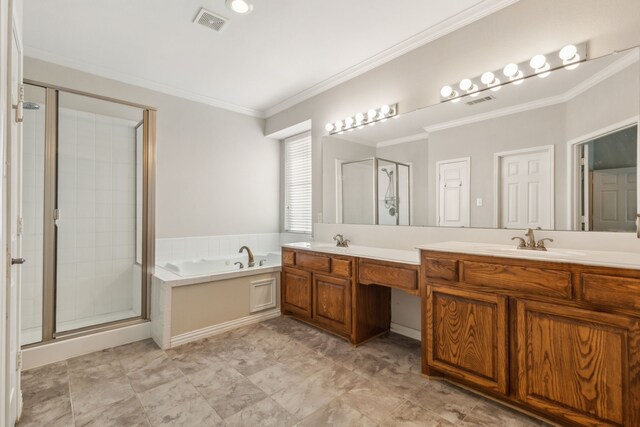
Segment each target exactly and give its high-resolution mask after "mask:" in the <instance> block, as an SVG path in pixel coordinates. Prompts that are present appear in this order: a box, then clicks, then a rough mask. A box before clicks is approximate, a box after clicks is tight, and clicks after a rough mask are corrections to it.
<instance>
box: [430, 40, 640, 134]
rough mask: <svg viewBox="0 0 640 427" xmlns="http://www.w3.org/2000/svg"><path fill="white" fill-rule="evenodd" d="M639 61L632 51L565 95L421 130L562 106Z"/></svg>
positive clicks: (448, 127)
mask: <svg viewBox="0 0 640 427" xmlns="http://www.w3.org/2000/svg"><path fill="white" fill-rule="evenodd" d="M639 59H640V53H639V52H638V51H633V52H630V53H628V54H625V55H624V56H623V57H622V58H620V59H619V60H617V61H615V62H614V63H612V64H611V65H609V66H608V67H606V68H604V69H602V70H600V71H599V72H597V73H596V74H594V75H593V76H591V77H589V78H588V79H586V80H584V81H582V82H580V83H579V84H577V85H576V86H574V87H572V88H571V89H569V90H568V91H566V92H565V93H562V94H560V95H556V96H550V97H548V98H543V99H538V100H535V101H531V102H526V103H524V104H518V105H513V106H510V107H505V108H500V109H498V110H493V111H488V112H486V113H482V114H476V115H475V116H469V117H464V118H462V119H458V120H451V121H449V122H443V123H438V124H436V125H433V126H426V127H424V128H423V129H424V130H425V132H427V133H431V132H438V131H441V130H445V129H451V128H455V127H458V126H464V125H468V124H472V123H477V122H482V121H485V120H491V119H496V118H499V117H504V116H509V115H512V114H517V113H522V112H525V111H529V110H535V109H538V108H543V107H549V106H551V105H556V104H562V103H565V102H568V101H570V100H572V99H573V98H575V97H577V96H578V95H580V94H582V93H584V92H586V91H587V90H589V89H591V88H592V87H594V86H596V85H597V84H599V83H601V82H603V81H604V80H606V79H608V78H609V77H611V76H613V75H615V74H617V73H619V72H620V71H622V70H624V69H625V68H627V67H629V66H631V65H633V64H635V63H636V62H638V60H639Z"/></svg>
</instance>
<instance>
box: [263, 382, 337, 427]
mask: <svg viewBox="0 0 640 427" xmlns="http://www.w3.org/2000/svg"><path fill="white" fill-rule="evenodd" d="M336 396H337V394H336V393H335V392H334V391H333V390H330V389H327V388H325V387H323V386H322V383H321V380H320V379H319V377H317V376H315V377H309V378H307V379H305V380H304V381H302V382H301V383H299V384H296V385H295V386H293V387H291V388H287V389H282V390H280V391H279V392H277V393H275V394H273V395H272V396H271V397H272V398H273V400H275V401H276V402H278V403H279V404H280V406H282V407H283V408H285V409H286V410H287V411H289V413H290V414H292V415H294V416H295V417H296V418H297V419H299V420H301V419H303V418H305V417H306V416H308V415H310V414H312V413H313V412H315V411H316V410H318V409H319V408H321V407H322V406H324V405H325V404H327V403H329V402H330V401H331V400H333V399H334V398H335V397H336Z"/></svg>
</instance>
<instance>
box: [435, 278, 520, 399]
mask: <svg viewBox="0 0 640 427" xmlns="http://www.w3.org/2000/svg"><path fill="white" fill-rule="evenodd" d="M426 304H427V306H426V316H427V319H426V320H427V321H426V327H427V363H428V365H429V366H430V367H433V368H435V369H437V370H439V371H441V372H443V373H445V374H447V375H449V376H451V377H454V378H458V379H461V380H463V381H465V382H467V383H470V384H474V385H477V386H480V387H481V388H484V389H488V390H491V391H494V392H497V393H502V394H507V392H508V372H509V365H508V363H509V361H508V351H507V349H508V348H507V345H508V343H507V334H508V323H507V307H508V304H507V298H506V297H503V296H499V295H493V294H483V293H477V292H470V291H466V290H459V289H453V288H446V287H440V286H429V287H428V288H427V299H426Z"/></svg>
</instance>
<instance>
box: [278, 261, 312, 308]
mask: <svg viewBox="0 0 640 427" xmlns="http://www.w3.org/2000/svg"><path fill="white" fill-rule="evenodd" d="M282 311H283V312H290V313H292V314H295V315H298V316H300V317H304V318H310V317H311V273H309V272H306V271H302V270H298V269H297V268H290V267H284V268H283V269H282Z"/></svg>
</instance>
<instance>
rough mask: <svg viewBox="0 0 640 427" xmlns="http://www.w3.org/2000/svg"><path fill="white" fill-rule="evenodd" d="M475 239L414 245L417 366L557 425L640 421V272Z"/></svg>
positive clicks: (590, 258)
mask: <svg viewBox="0 0 640 427" xmlns="http://www.w3.org/2000/svg"><path fill="white" fill-rule="evenodd" d="M492 246H493V248H492ZM479 247H480V246H479V245H477V244H464V243H455V242H452V243H443V244H436V245H427V246H424V247H422V250H421V277H422V316H423V324H422V350H423V357H422V367H423V373H424V374H426V375H429V376H434V377H444V378H446V379H448V380H451V381H453V382H457V383H460V384H462V385H465V386H468V387H471V388H473V389H476V390H479V391H481V392H484V393H487V394H489V395H491V396H493V397H497V398H499V399H501V400H505V401H507V402H509V403H512V404H516V405H518V406H521V407H523V408H525V409H528V410H531V411H534V412H537V413H539V414H541V415H544V416H545V417H548V418H550V419H554V420H557V421H559V422H562V423H563V424H567V423H570V424H576V425H590V426H605V425H606V426H637V425H640V270H637V269H630V268H619V267H616V268H613V267H604V266H599V265H594V264H597V262H596V261H595V260H597V259H598V253H595V256H594V253H592V252H588V251H564V252H566V253H562V251H558V252H549V253H548V254H544V253H542V254H538V253H534V252H531V253H529V254H526V253H525V252H529V251H516V249H513V250H512V253H513V255H514V256H515V257H512V256H509V254H510V252H509V249H508V247H503V246H502V245H487V246H485V247H480V250H478V248H479ZM485 253H493V255H485ZM500 253H503V254H504V255H503V256H496V254H500ZM558 254H559V255H558ZM599 254H602V253H599ZM604 256H606V255H604ZM620 256H621V257H625V256H626V257H627V258H629V261H633V260H632V259H631V258H638V256H637V255H631V254H620ZM571 257H573V258H574V259H575V260H574V261H572V262H564V260H565V259H571ZM531 258H533V259H531ZM536 258H537V259H536ZM557 259H561V261H560V262H559V261H557ZM550 260H551V261H550ZM624 261H625V260H624V259H622V260H621V259H617V260H615V259H612V260H611V262H612V263H614V264H615V263H618V264H622V263H623V262H624ZM636 261H638V260H637V259H636ZM581 262H582V263H581ZM636 265H638V266H640V264H636Z"/></svg>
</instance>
